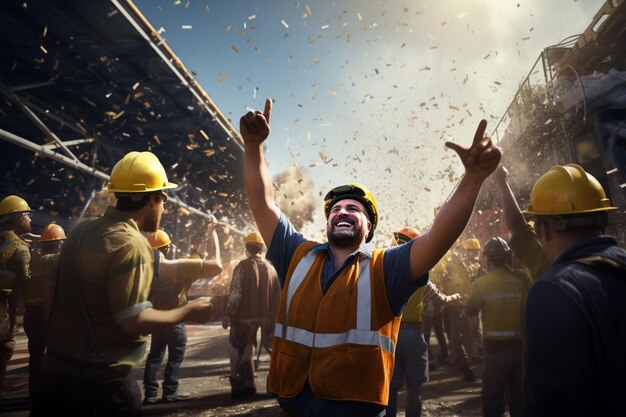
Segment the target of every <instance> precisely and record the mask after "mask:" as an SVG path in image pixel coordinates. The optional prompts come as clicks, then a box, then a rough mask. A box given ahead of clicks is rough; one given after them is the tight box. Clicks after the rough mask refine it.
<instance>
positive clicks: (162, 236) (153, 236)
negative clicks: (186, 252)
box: [148, 230, 172, 249]
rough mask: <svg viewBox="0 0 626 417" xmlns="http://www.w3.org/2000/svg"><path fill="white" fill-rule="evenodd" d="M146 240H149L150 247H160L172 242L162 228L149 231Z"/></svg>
mask: <svg viewBox="0 0 626 417" xmlns="http://www.w3.org/2000/svg"><path fill="white" fill-rule="evenodd" d="M148 242H150V246H152V249H160V248H162V247H165V246H167V245H169V244H171V243H172V241H171V240H170V237H169V235H168V234H167V233H165V231H163V230H157V231H156V232H154V233H150V236H149V237H148Z"/></svg>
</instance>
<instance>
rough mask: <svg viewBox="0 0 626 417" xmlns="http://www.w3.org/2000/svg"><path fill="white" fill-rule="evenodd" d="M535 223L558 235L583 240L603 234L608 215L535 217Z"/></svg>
mask: <svg viewBox="0 0 626 417" xmlns="http://www.w3.org/2000/svg"><path fill="white" fill-rule="evenodd" d="M535 223H542V224H544V225H546V226H548V227H549V228H550V229H552V230H554V231H557V232H559V233H564V234H567V235H570V236H574V237H578V238H580V239H585V238H588V237H593V236H599V235H601V234H604V229H605V228H606V225H607V224H608V215H607V213H606V212H599V213H583V214H576V215H568V216H536V218H535Z"/></svg>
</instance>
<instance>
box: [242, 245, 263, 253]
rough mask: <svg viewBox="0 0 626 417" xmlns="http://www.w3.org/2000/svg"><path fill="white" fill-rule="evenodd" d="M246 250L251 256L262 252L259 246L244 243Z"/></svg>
mask: <svg viewBox="0 0 626 417" xmlns="http://www.w3.org/2000/svg"><path fill="white" fill-rule="evenodd" d="M246 250H247V251H248V253H250V254H251V255H258V254H259V253H261V252H262V251H263V247H262V246H261V245H257V244H256V243H246Z"/></svg>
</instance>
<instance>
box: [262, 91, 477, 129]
mask: <svg viewBox="0 0 626 417" xmlns="http://www.w3.org/2000/svg"><path fill="white" fill-rule="evenodd" d="M271 114H272V99H271V98H268V99H265V109H264V110H263V117H265V121H266V122H267V124H268V125H269V124H270V116H271ZM485 123H486V122H485Z"/></svg>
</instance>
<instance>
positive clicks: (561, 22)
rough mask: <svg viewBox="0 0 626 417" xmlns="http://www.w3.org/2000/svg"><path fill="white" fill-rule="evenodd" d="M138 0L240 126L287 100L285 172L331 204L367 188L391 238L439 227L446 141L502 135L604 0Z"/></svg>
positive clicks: (279, 120)
mask: <svg viewBox="0 0 626 417" xmlns="http://www.w3.org/2000/svg"><path fill="white" fill-rule="evenodd" d="M135 4H136V5H137V6H138V7H139V9H140V10H141V12H142V13H143V14H144V15H145V16H146V17H147V18H148V20H149V21H150V22H151V23H152V25H153V26H154V27H155V28H156V29H157V30H158V31H159V32H160V33H161V36H162V37H164V38H165V41H166V42H167V43H168V45H169V46H170V47H171V48H172V49H173V50H174V52H175V53H176V54H177V55H178V57H179V58H180V59H181V60H182V61H183V63H184V64H185V66H186V67H187V68H188V69H189V70H190V71H192V73H193V74H194V75H195V77H196V79H197V80H198V82H199V83H200V84H201V85H202V86H203V88H204V89H205V91H206V92H207V93H208V94H209V96H211V98H212V100H213V101H214V102H215V103H216V104H217V106H218V107H219V108H220V110H221V111H222V112H223V113H224V114H225V115H226V117H227V118H229V119H230V120H231V123H232V124H233V126H234V127H235V128H237V129H238V128H239V118H240V117H241V116H242V115H243V114H244V113H245V112H247V111H248V110H250V109H263V103H264V100H265V98H266V97H270V98H272V99H273V100H274V106H273V112H272V117H271V128H272V133H271V134H270V137H269V138H268V140H267V141H266V145H267V153H266V157H267V160H268V165H269V169H270V172H271V173H272V174H274V175H277V174H279V173H284V172H292V171H293V167H292V166H293V165H294V164H295V165H296V167H298V169H297V170H296V172H297V175H298V176H300V177H306V179H307V181H305V183H306V182H309V181H310V182H311V184H312V191H311V195H312V198H314V199H315V200H316V206H318V207H320V208H321V205H322V197H323V195H324V194H325V192H326V191H328V190H329V189H330V188H332V187H333V186H336V185H340V184H344V183H354V182H357V183H360V184H363V185H365V186H366V187H367V188H368V189H369V190H370V191H371V192H372V193H373V194H374V195H375V196H376V198H377V201H378V207H379V212H380V213H381V215H380V223H379V231H380V233H382V234H383V235H389V234H390V233H391V231H392V230H397V229H399V228H402V227H405V226H414V227H417V228H418V229H421V230H422V231H423V230H424V229H426V228H428V226H429V225H430V224H431V222H432V219H433V213H434V209H435V208H436V207H438V206H439V205H441V204H442V203H443V202H444V201H445V200H446V198H447V197H448V196H449V195H450V193H451V192H452V190H453V188H454V186H455V184H456V183H457V182H458V179H459V177H460V176H461V175H462V172H463V167H462V164H461V163H460V161H459V160H458V157H457V156H456V154H455V153H454V152H453V151H451V150H447V149H446V148H445V147H444V145H443V144H444V142H445V141H447V140H452V141H455V142H457V143H460V144H462V145H464V146H469V144H470V143H471V140H472V137H473V135H474V131H475V129H476V126H477V125H478V122H479V121H480V119H482V118H484V119H486V120H487V121H488V123H489V124H488V127H487V132H488V133H490V132H492V131H493V128H494V127H495V125H496V124H497V122H498V121H499V119H500V117H501V116H502V115H503V114H504V112H505V110H506V108H507V106H508V104H509V103H510V102H511V100H512V99H513V97H514V95H515V92H516V91H517V89H518V86H519V84H520V82H521V81H522V80H523V79H524V78H525V77H526V76H527V75H528V72H529V71H530V69H531V67H532V66H533V64H534V63H535V60H536V59H537V57H538V56H539V54H540V53H541V51H542V50H543V49H544V48H545V47H547V46H550V45H554V44H557V43H559V42H560V41H562V40H563V39H565V38H566V37H569V36H571V35H575V34H579V33H582V32H583V31H584V30H585V28H586V27H587V26H588V25H589V24H590V22H591V21H592V18H593V16H594V15H595V14H596V12H597V11H598V10H599V9H600V7H601V6H602V4H604V1H602V0H528V1H527V0H515V1H510V0H462V1H461V0H456V1H453V0H437V1H409V0H388V1H382V0H380V1H364V0H345V1H340V0H337V1H269V0H263V1H243V0H228V1H227V0H215V1H207V0H201V1H198V0H180V1H179V0H168V1H161V0H135ZM290 167H292V168H291V171H290ZM322 216H323V214H322V212H321V209H320V210H317V211H316V212H315V214H314V219H315V221H314V222H313V225H312V226H310V227H311V229H310V230H308V232H309V234H313V235H314V234H315V233H316V232H319V231H320V230H321V229H320V228H321V226H323V220H322V219H323V217H322ZM316 227H317V229H316ZM305 232H306V231H305Z"/></svg>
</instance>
